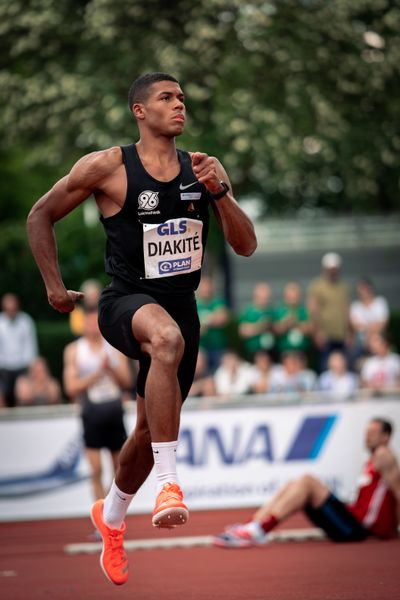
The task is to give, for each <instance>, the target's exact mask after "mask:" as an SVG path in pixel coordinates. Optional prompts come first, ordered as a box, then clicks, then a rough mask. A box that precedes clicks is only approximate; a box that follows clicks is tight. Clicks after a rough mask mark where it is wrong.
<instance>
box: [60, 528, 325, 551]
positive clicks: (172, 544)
mask: <svg viewBox="0 0 400 600" xmlns="http://www.w3.org/2000/svg"><path fill="white" fill-rule="evenodd" d="M324 537H325V536H324V533H323V532H322V531H321V530H320V529H314V528H313V529H287V530H283V531H277V532H275V533H271V534H270V538H271V541H274V542H293V541H305V540H320V539H323V538H324ZM213 539H214V536H212V535H198V536H188V537H174V538H171V539H165V538H162V539H157V538H154V539H150V540H149V539H144V540H125V542H124V548H125V550H127V551H130V550H154V549H156V548H157V549H159V548H165V549H167V548H193V547H195V546H212V544H213ZM101 548H102V544H101V542H82V543H77V544H67V545H66V546H64V552H66V553H67V554H94V553H97V552H101Z"/></svg>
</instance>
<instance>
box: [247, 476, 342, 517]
mask: <svg viewBox="0 0 400 600" xmlns="http://www.w3.org/2000/svg"><path fill="white" fill-rule="evenodd" d="M329 494H330V490H329V488H328V487H327V486H326V485H325V484H324V483H322V482H321V481H320V480H319V479H316V478H315V477H313V476H312V475H303V476H302V477H300V479H297V480H295V481H291V482H290V483H288V484H286V485H285V486H284V487H283V488H282V489H281V490H280V491H279V492H278V493H277V494H276V495H275V496H274V497H273V498H272V499H271V500H270V502H267V503H266V504H265V505H264V506H262V507H261V508H259V509H258V510H257V511H256V512H255V514H254V515H253V521H258V522H260V523H262V522H264V521H265V519H266V518H267V517H268V516H270V515H273V516H274V517H275V518H276V519H277V521H278V522H281V521H283V520H284V519H287V518H288V517H289V516H290V515H292V514H293V513H295V512H297V511H299V510H302V509H303V508H305V507H306V506H307V504H311V506H312V507H313V508H318V507H319V506H322V504H323V503H324V502H325V500H326V499H327V498H328V496H329Z"/></svg>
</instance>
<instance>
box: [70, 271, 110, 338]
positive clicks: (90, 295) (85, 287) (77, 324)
mask: <svg viewBox="0 0 400 600" xmlns="http://www.w3.org/2000/svg"><path fill="white" fill-rule="evenodd" d="M102 289H103V288H102V285H101V283H100V281H97V279H87V280H86V281H84V282H83V283H82V285H81V289H80V291H81V292H83V293H84V294H85V295H84V298H83V300H81V301H80V302H77V304H76V305H75V308H74V310H73V311H72V312H70V313H69V326H70V329H71V331H72V333H73V334H74V335H76V336H77V337H79V336H81V335H83V332H84V320H85V316H84V314H85V309H87V310H94V309H96V308H97V305H98V302H99V299H100V294H101V291H102Z"/></svg>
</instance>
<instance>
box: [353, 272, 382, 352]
mask: <svg viewBox="0 0 400 600" xmlns="http://www.w3.org/2000/svg"><path fill="white" fill-rule="evenodd" d="M357 295H358V300H354V301H353V302H352V303H351V305H350V324H351V326H352V329H353V331H354V342H353V345H352V348H351V349H350V356H351V358H352V360H353V362H354V361H355V360H357V358H359V357H360V356H363V355H365V354H367V353H368V342H369V338H370V337H371V335H372V334H374V333H384V331H385V329H386V327H387V324H388V321H389V306H388V303H387V301H386V299H385V298H384V297H383V296H377V295H376V294H375V289H374V286H373V284H372V282H371V281H370V280H369V279H366V278H363V279H360V280H359V281H358V283H357Z"/></svg>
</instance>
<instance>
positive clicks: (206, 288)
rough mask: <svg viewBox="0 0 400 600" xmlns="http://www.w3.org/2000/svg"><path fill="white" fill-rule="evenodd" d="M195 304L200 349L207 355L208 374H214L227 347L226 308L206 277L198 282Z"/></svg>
mask: <svg viewBox="0 0 400 600" xmlns="http://www.w3.org/2000/svg"><path fill="white" fill-rule="evenodd" d="M196 302H197V311H198V314H199V319H200V348H201V349H202V350H203V351H204V352H205V353H206V355H207V361H208V368H209V371H210V373H214V372H215V370H216V369H217V368H218V367H219V364H220V361H221V358H222V355H223V353H224V351H225V349H226V345H227V340H226V325H227V323H228V319H229V312H228V307H227V306H226V303H225V301H224V300H223V298H220V297H219V296H217V295H216V294H215V288H214V282H213V280H212V278H211V277H208V276H203V277H202V279H201V281H200V285H199V287H198V290H197V292H196Z"/></svg>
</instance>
